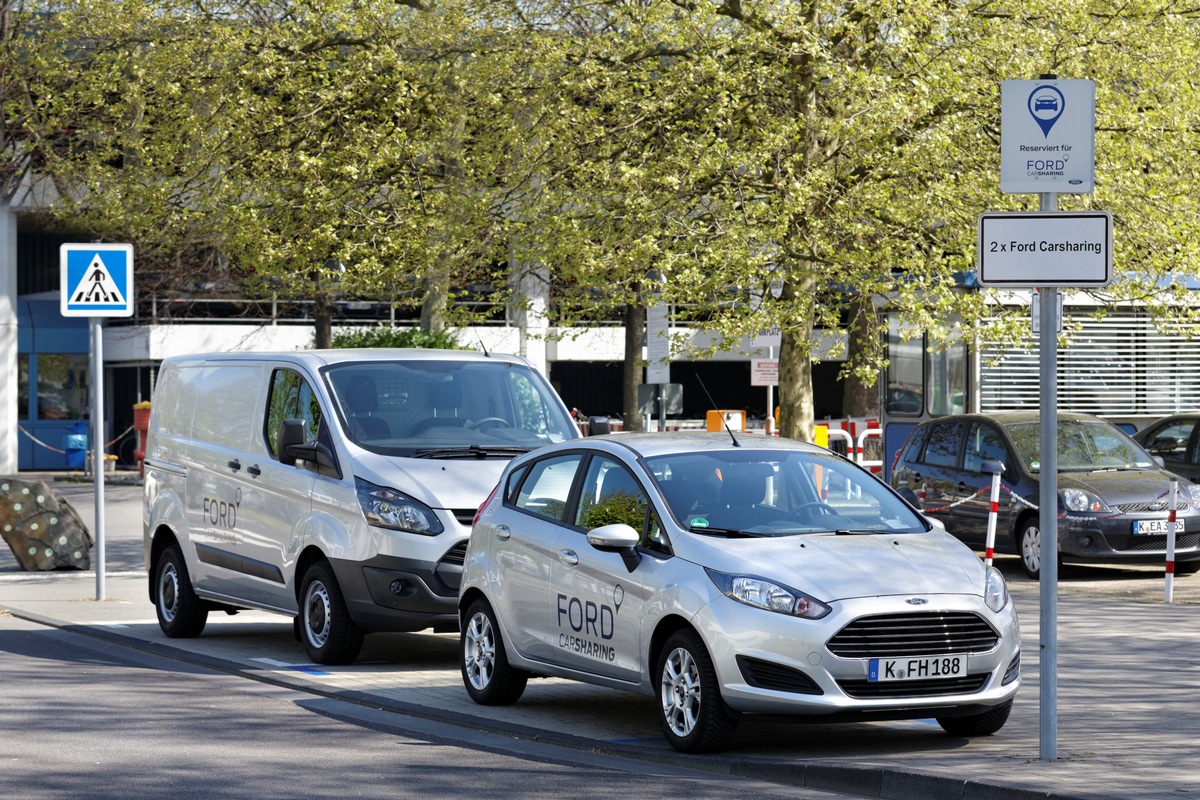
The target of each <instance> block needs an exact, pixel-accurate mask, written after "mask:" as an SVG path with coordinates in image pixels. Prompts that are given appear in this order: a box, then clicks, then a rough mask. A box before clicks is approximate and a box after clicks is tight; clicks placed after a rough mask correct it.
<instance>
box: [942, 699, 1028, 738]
mask: <svg viewBox="0 0 1200 800" xmlns="http://www.w3.org/2000/svg"><path fill="white" fill-rule="evenodd" d="M1011 711H1012V700H1009V701H1008V702H1007V703H1005V704H1004V705H1001V706H996V707H995V708H989V709H988V710H987V711H984V712H983V713H982V714H972V715H971V716H969V717H937V718H936V719H937V724H938V725H941V726H942V730H944V731H945V732H946V733H948V734H950V735H951V736H965V737H973V736H991V735H992V734H993V733H995V732H996V731H998V730H1000V729H1001V728H1003V727H1004V723H1006V722H1008V715H1009V712H1011Z"/></svg>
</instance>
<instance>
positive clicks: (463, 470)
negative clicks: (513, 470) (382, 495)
mask: <svg viewBox="0 0 1200 800" xmlns="http://www.w3.org/2000/svg"><path fill="white" fill-rule="evenodd" d="M507 465H508V461H507V460H505V459H494V458H489V459H474V458H471V459H432V458H400V457H397V456H384V455H379V454H378V453H368V452H360V453H358V454H356V456H355V459H354V475H355V476H356V477H359V478H362V479H363V480H368V481H370V482H371V483H375V484H378V485H380V486H387V487H390V488H392V489H396V490H398V491H401V492H404V493H405V494H406V495H408V496H409V497H412V498H414V499H416V500H420V501H421V502H422V503H424V504H425V505H427V506H429V507H430V508H445V509H451V510H453V509H467V508H479V506H481V505H483V501H484V500H486V499H487V496H488V493H489V492H491V491H492V489H494V488H495V487H496V483H497V481H499V480H500V473H501V472H503V471H504V468H505V467H506V466H507Z"/></svg>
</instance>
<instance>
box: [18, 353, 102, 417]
mask: <svg viewBox="0 0 1200 800" xmlns="http://www.w3.org/2000/svg"><path fill="white" fill-rule="evenodd" d="M87 367H88V357H87V354H86V353H39V354H38V356H37V418H38V419H40V420H49V419H87V416H88V372H87ZM22 374H23V375H24V373H22Z"/></svg>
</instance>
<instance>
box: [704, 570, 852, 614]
mask: <svg viewBox="0 0 1200 800" xmlns="http://www.w3.org/2000/svg"><path fill="white" fill-rule="evenodd" d="M705 572H707V573H708V577H710V578H712V582H713V583H715V584H716V585H717V588H718V589H720V590H721V593H722V594H724V595H725V596H726V597H728V598H730V599H732V600H736V601H738V602H739V603H745V604H746V605H748V606H754V607H755V608H763V609H766V610H767V611H774V612H776V613H779V614H788V615H790V616H793V617H802V618H804V619H820V618H821V617H823V616H825V615H826V614H828V613H829V612H830V611H831V610H832V609H831V608H830V607H829V606H827V605H825V604H824V603H822V602H821V601H820V600H817V599H816V598H815V597H811V596H809V595H807V594H805V593H804V592H800V591H797V590H795V589H792V588H790V587H787V586H784V585H782V584H779V583H775V582H774V581H769V580H766V579H765V578H758V577H755V576H753V575H729V574H727V573H724V572H717V571H716V570H711V569H705Z"/></svg>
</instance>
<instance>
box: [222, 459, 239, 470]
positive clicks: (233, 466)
mask: <svg viewBox="0 0 1200 800" xmlns="http://www.w3.org/2000/svg"><path fill="white" fill-rule="evenodd" d="M225 466H227V467H229V468H230V469H231V470H233V471H234V472H237V471H238V470H239V469H241V468H242V462H240V461H238V460H237V459H236V458H235V459H234V460H233V461H228V462H226V464H225Z"/></svg>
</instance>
